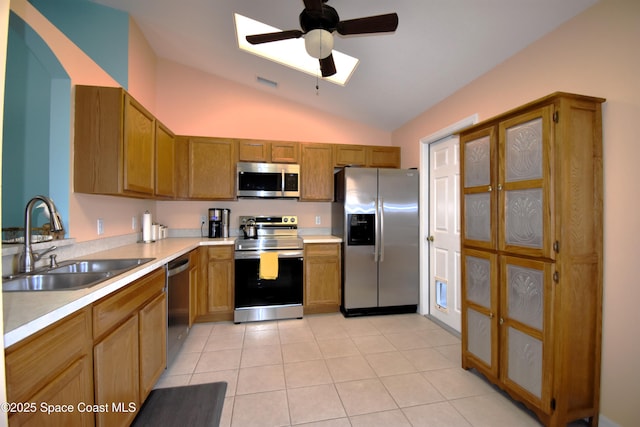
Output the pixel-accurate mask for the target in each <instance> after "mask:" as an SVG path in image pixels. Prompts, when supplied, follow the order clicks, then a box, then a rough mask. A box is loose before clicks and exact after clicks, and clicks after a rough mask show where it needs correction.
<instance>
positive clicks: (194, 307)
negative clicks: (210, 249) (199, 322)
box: [189, 249, 200, 327]
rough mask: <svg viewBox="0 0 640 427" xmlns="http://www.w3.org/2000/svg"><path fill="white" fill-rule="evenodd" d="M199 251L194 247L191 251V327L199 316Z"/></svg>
mask: <svg viewBox="0 0 640 427" xmlns="http://www.w3.org/2000/svg"><path fill="white" fill-rule="evenodd" d="M199 251H200V249H194V250H192V251H191V252H190V253H189V327H191V326H192V325H193V323H194V321H195V319H196V317H197V316H198V286H199V285H198V281H199V276H200V270H199V265H198V264H199V262H200V257H199Z"/></svg>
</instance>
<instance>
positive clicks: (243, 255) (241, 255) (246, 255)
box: [234, 249, 304, 259]
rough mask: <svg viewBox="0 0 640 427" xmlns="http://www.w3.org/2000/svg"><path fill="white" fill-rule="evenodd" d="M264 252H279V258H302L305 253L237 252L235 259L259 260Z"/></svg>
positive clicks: (299, 251) (296, 251) (283, 251)
mask: <svg viewBox="0 0 640 427" xmlns="http://www.w3.org/2000/svg"><path fill="white" fill-rule="evenodd" d="M263 252H277V253H278V258H302V257H303V256H304V251H301V250H290V251H289V250H286V249H285V250H280V251H236V252H235V256H234V258H235V259H259V258H260V254H261V253H263Z"/></svg>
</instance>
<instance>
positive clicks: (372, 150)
mask: <svg viewBox="0 0 640 427" xmlns="http://www.w3.org/2000/svg"><path fill="white" fill-rule="evenodd" d="M366 153H367V166H368V167H371V168H399V167H400V161H401V159H400V147H386V146H376V145H367V150H366Z"/></svg>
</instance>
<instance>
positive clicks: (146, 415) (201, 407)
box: [131, 382, 227, 427]
mask: <svg viewBox="0 0 640 427" xmlns="http://www.w3.org/2000/svg"><path fill="white" fill-rule="evenodd" d="M226 391H227V383H226V382H218V383H209V384H197V385H189V386H184V387H171V388H159V389H155V390H152V391H151V393H150V394H149V397H148V398H147V400H146V402H145V403H144V405H142V408H141V409H140V412H139V413H138V415H137V416H136V418H135V420H133V423H132V424H131V425H132V426H153V427H157V426H162V427H171V426H180V427H184V426H189V427H217V426H219V425H220V417H221V415H222V405H223V404H224V396H225V393H226Z"/></svg>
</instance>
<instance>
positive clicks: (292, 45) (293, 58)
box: [234, 13, 359, 86]
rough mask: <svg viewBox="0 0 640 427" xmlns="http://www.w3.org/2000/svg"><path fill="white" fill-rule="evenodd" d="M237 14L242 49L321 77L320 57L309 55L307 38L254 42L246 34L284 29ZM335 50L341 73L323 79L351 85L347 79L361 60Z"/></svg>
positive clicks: (337, 67) (335, 58)
mask: <svg viewBox="0 0 640 427" xmlns="http://www.w3.org/2000/svg"><path fill="white" fill-rule="evenodd" d="M234 15H235V21H236V35H237V37H238V47H239V48H240V49H242V50H245V51H247V52H249V53H252V54H254V55H257V56H261V57H263V58H266V59H270V60H271V61H274V62H277V63H279V64H282V65H286V66H287V67H291V68H293V69H296V70H298V71H302V72H304V73H307V74H310V75H312V76H314V77H316V76H321V74H320V64H319V62H318V60H317V59H315V58H312V57H311V56H309V54H307V51H306V50H305V48H304V39H303V38H299V39H289V40H281V41H277V42H271V43H262V44H256V45H252V44H250V43H249V42H248V41H247V39H246V36H248V35H252V34H262V33H275V32H277V31H282V30H281V29H280V28H275V27H272V26H270V25H267V24H263V23H262V22H260V21H256V20H254V19H251V18H247V17H246V16H242V15H240V14H237V13H235V14H234ZM332 53H333V61H334V62H335V64H336V71H337V72H336V74H334V75H333V76H329V77H324V78H323V80H327V81H330V82H331V83H335V84H338V85H341V86H344V85H345V84H347V81H349V78H350V77H351V75H352V74H353V71H354V70H355V68H356V66H357V65H358V62H359V60H358V59H357V58H354V57H352V56H349V55H346V54H344V53H342V52H338V51H337V50H335V49H334V50H333V52H332Z"/></svg>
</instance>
